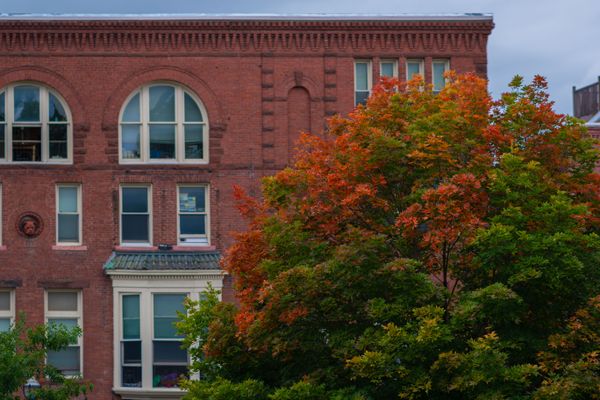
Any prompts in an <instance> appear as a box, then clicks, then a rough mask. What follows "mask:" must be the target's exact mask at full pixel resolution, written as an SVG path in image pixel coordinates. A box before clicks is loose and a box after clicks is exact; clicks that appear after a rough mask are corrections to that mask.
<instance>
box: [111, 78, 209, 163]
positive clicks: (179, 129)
mask: <svg viewBox="0 0 600 400" xmlns="http://www.w3.org/2000/svg"><path fill="white" fill-rule="evenodd" d="M153 86H171V87H173V88H174V89H175V122H173V121H168V122H164V123H165V124H174V125H175V158H174V159H156V158H150V129H149V125H151V124H160V123H161V122H158V121H152V122H150V88H151V87H153ZM137 94H139V95H140V122H139V123H138V122H123V113H124V112H125V108H126V107H127V105H128V104H129V101H130V100H131V99H133V98H134V97H135V96H136V95H137ZM185 94H187V95H189V96H190V97H191V98H192V99H193V100H194V101H195V102H196V104H197V105H198V108H199V109H200V113H201V114H202V122H186V121H185ZM188 124H189V125H202V155H203V158H199V159H186V158H185V128H184V127H185V125H188ZM122 125H140V158H123V146H122V137H123V134H122ZM209 127H210V124H209V121H208V114H207V112H206V108H205V107H204V104H203V103H202V101H200V98H199V97H198V96H196V94H195V93H194V92H192V91H191V90H189V89H187V88H185V87H183V86H181V85H178V84H175V83H172V82H153V83H151V84H149V85H144V86H142V87H140V88H138V89H137V90H135V91H134V92H133V93H131V94H130V95H129V96H128V97H127V99H126V100H125V102H124V103H123V106H122V107H121V111H120V112H119V164H208V162H209V154H208V153H209V137H210V135H209Z"/></svg>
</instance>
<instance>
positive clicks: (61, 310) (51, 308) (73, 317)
mask: <svg viewBox="0 0 600 400" xmlns="http://www.w3.org/2000/svg"><path fill="white" fill-rule="evenodd" d="M81 311H82V303H81V292H80V291H66V290H57V291H48V292H46V323H47V324H48V325H52V324H54V325H63V326H65V327H67V328H72V327H75V326H79V327H81V326H82V312H81ZM82 343H83V340H82V337H81V336H80V337H78V338H77V339H76V340H75V341H74V342H73V343H71V344H69V346H68V347H67V348H65V349H63V350H60V351H48V354H47V361H48V363H49V364H50V365H52V366H54V367H55V368H56V369H58V370H59V371H60V372H61V373H62V374H64V375H66V376H79V375H81V365H82V356H83V352H82V351H81V347H82Z"/></svg>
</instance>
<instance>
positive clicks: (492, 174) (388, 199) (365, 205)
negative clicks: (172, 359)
mask: <svg viewBox="0 0 600 400" xmlns="http://www.w3.org/2000/svg"><path fill="white" fill-rule="evenodd" d="M447 78H448V84H447V85H446V87H445V88H444V89H443V90H442V91H441V92H440V93H437V94H435V93H433V92H432V91H431V90H430V88H429V87H427V85H425V84H424V83H423V82H422V81H419V80H418V79H417V80H414V81H411V82H408V83H404V82H399V81H397V80H386V81H384V82H383V83H382V84H381V85H379V86H378V87H377V88H376V89H375V90H374V92H373V94H372V96H371V98H370V99H369V101H368V103H367V106H366V107H362V106H359V107H358V108H357V109H356V110H355V111H354V112H352V113H351V114H350V115H349V116H348V117H346V118H343V117H335V118H332V119H331V120H330V121H329V125H328V130H327V133H326V137H324V138H320V137H317V136H312V135H308V134H305V135H303V136H302V138H301V142H300V145H299V149H298V151H297V154H296V161H295V163H294V164H293V166H292V167H290V168H287V169H285V170H283V171H281V172H280V173H278V174H277V175H275V176H273V177H269V178H267V179H265V180H264V181H263V191H262V195H263V197H262V200H260V201H259V200H256V199H251V198H249V197H247V196H246V195H245V194H244V193H243V192H241V191H240V190H238V191H237V197H238V200H239V203H240V211H241V212H242V214H243V215H244V216H245V217H246V218H247V219H248V230H247V231H245V232H242V233H238V234H237V236H236V243H235V244H234V246H232V247H231V249H230V250H229V252H228V254H227V256H226V258H225V260H224V264H223V265H224V267H225V269H226V270H227V271H228V272H229V273H230V274H231V275H232V276H233V277H234V278H235V284H236V289H237V290H238V295H239V308H236V307H235V306H233V305H225V304H220V303H218V302H217V301H216V295H215V294H214V293H213V294H212V295H210V296H209V300H206V301H205V302H203V303H200V304H197V303H196V304H191V306H190V307H191V308H190V311H191V313H190V316H189V317H188V318H187V319H186V320H185V321H184V322H183V323H182V325H181V329H182V331H183V332H185V333H187V334H188V344H190V345H191V346H192V348H194V347H193V345H194V344H196V345H197V344H200V346H199V347H197V348H196V349H197V350H196V352H195V353H194V356H195V357H194V359H195V364H194V369H196V370H198V371H200V372H201V373H202V375H203V377H204V379H203V380H202V381H200V382H187V383H186V385H187V388H188V389H190V394H189V396H188V397H189V398H206V399H220V398H228V397H227V396H230V397H229V398H232V396H233V397H236V398H240V399H243V398H253V399H255V398H256V399H260V398H264V399H267V398H269V399H288V398H289V399H292V398H293V399H352V398H354V399H389V398H406V399H476V398H477V399H492V398H493V399H503V398H507V399H508V398H510V399H519V398H523V399H525V398H533V397H535V398H573V399H574V398H586V399H587V398H594V397H593V396H594V395H595V396H597V393H599V392H600V391H599V390H596V389H599V388H598V379H597V372H598V354H599V351H600V343H599V340H598V335H597V334H593V332H591V331H592V330H593V329H594V327H597V326H598V317H599V315H598V310H597V305H598V298H597V296H598V295H599V294H600V268H599V267H598V265H600V237H599V236H598V234H597V232H598V229H599V219H598V217H600V210H599V208H598V207H599V205H600V192H599V189H600V185H599V184H600V177H599V176H598V174H596V173H595V172H594V166H595V164H596V162H597V160H598V153H597V152H596V150H595V147H594V145H595V144H594V142H593V141H592V140H591V139H590V138H589V137H588V135H587V134H586V131H585V128H584V127H583V126H582V125H581V124H580V122H578V121H577V120H575V119H572V118H570V117H568V116H565V115H561V114H557V113H555V112H554V111H553V109H552V102H550V101H549V99H548V95H547V92H546V82H545V81H544V80H543V79H542V78H541V77H536V78H535V79H534V80H533V82H532V83H530V84H525V83H523V81H522V79H521V78H519V77H517V78H515V79H514V80H513V82H511V84H510V86H509V91H508V92H507V93H504V94H503V95H502V96H501V98H500V99H498V100H494V99H492V98H491V97H490V95H489V94H488V92H487V88H486V86H487V84H486V82H485V81H484V80H483V79H481V78H478V77H476V76H474V75H460V76H459V75H455V74H449V75H448V77H447ZM211 299H212V300H211ZM200 315H203V316H204V317H201V316H200ZM207 316H208V317H207ZM579 320H583V321H585V324H584V322H581V324H583V325H585V326H586V327H587V328H585V329H584V328H580V327H579V322H577V321H579ZM582 342H583V343H585V347H581V346H580V345H579V343H582ZM594 376H595V377H596V378H593V379H592V378H590V377H594ZM565 382H566V383H569V389H568V390H569V392H568V395H565V396H563V397H561V396H560V393H559V394H556V393H558V392H557V391H560V390H563V392H565V390H567V389H564V385H563V383H565ZM594 385H595V386H594ZM565 393H567V392H565ZM591 393H595V394H592V395H591ZM552 396H554V397H552ZM590 396H592V397H590Z"/></svg>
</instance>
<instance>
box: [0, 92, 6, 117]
mask: <svg viewBox="0 0 600 400" xmlns="http://www.w3.org/2000/svg"><path fill="white" fill-rule="evenodd" d="M4 104H5V103H4V93H0V121H4V120H5V118H6V117H5V115H6V114H5V112H4Z"/></svg>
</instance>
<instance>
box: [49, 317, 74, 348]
mask: <svg viewBox="0 0 600 400" xmlns="http://www.w3.org/2000/svg"><path fill="white" fill-rule="evenodd" d="M48 325H59V326H62V327H64V328H67V329H73V328H75V327H76V326H77V319H76V318H48ZM70 344H77V338H75V339H74V340H73V341H72V342H71V343H70Z"/></svg>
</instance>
